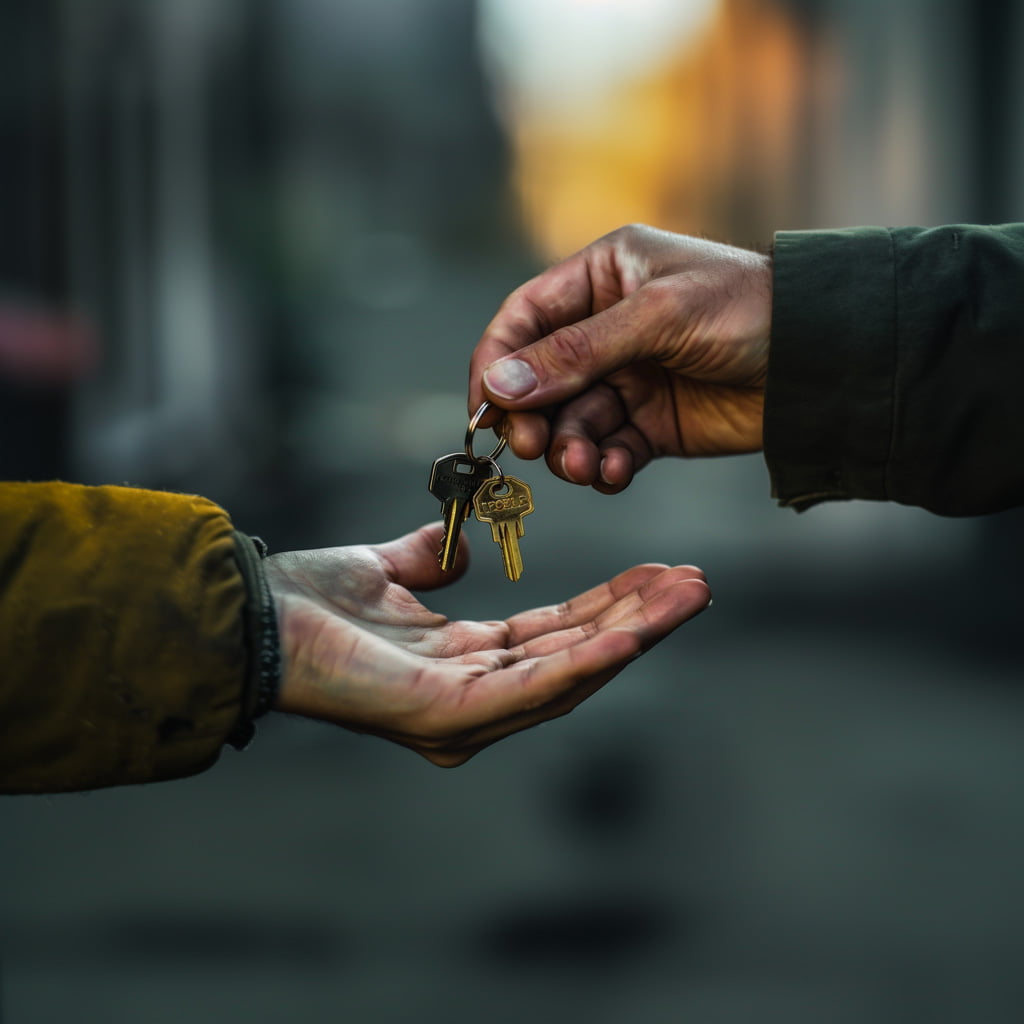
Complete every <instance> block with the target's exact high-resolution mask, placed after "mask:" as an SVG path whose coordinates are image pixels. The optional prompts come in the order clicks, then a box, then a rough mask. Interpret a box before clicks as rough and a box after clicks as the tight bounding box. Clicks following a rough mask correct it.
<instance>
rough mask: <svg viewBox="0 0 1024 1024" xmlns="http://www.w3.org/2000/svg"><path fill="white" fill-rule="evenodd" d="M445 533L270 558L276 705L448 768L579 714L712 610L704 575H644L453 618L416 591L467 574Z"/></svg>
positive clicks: (685, 570) (656, 569)
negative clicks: (445, 554)
mask: <svg viewBox="0 0 1024 1024" xmlns="http://www.w3.org/2000/svg"><path fill="white" fill-rule="evenodd" d="M440 540H441V525H440V524H438V523H435V524H431V525H429V526H425V527H421V528H420V529H419V530H417V531H416V532H414V533H410V534H408V535H406V536H405V537H401V538H399V539H397V540H393V541H391V542H389V543H386V544H378V545H368V546H358V547H343V548H325V549H322V550H319V551H298V552H288V553H285V554H279V555H274V556H272V557H270V558H268V559H266V561H265V562H264V567H265V570H266V573H267V578H268V581H269V583H270V588H271V592H272V593H273V595H274V599H275V604H276V607H277V612H278V628H279V631H280V635H281V649H282V658H283V669H282V684H281V690H280V693H279V695H278V700H277V704H276V709H277V710H279V711H285V712H290V713H293V714H299V715H303V716H306V717H310V718H317V719H322V720H324V721H328V722H334V723H335V724H337V725H341V726H344V727H346V728H348V729H352V730H354V731H356V732H367V733H373V734H375V735H377V736H381V737H384V738H385V739H389V740H392V741H394V742H395V743H399V744H402V745H403V746H406V747H409V748H411V749H412V750H415V751H416V752H417V753H419V754H422V755H423V756H424V757H425V758H427V759H428V760H429V761H432V762H433V763H434V764H437V765H441V766H443V767H453V766H455V765H459V764H462V763H463V762H464V761H467V760H468V759H469V758H470V757H472V756H473V755H474V754H476V753H477V752H478V751H480V750H481V749H483V748H484V747H486V746H488V745H489V744H491V743H494V742H495V741H496V740H499V739H501V738H502V737H504V736H507V735H510V734H511V733H514V732H518V731H519V730H521V729H526V728H529V727H530V726H532V725H537V724H539V723H540V722H544V721H547V720H548V719H551V718H555V717H557V716H559V715H564V714H567V713H568V712H569V711H571V710H572V709H573V708H574V707H576V705H577V704H579V703H580V702H581V701H583V700H585V699H586V698H587V697H588V696H590V695H591V694H592V693H594V692H595V691H597V690H598V689H600V687H602V686H603V685H604V684H605V683H607V682H608V681H609V680H610V679H611V678H612V677H613V676H615V675H616V674H617V673H618V672H619V671H621V669H622V668H624V667H625V666H626V665H627V664H628V663H629V662H630V661H632V660H633V659H634V658H636V657H637V656H638V655H640V654H641V653H643V652H644V651H646V650H648V649H649V648H651V647H653V646H654V644H656V643H657V642H658V641H659V640H661V639H663V638H664V637H665V636H667V635H668V634H669V633H670V632H671V631H672V630H673V629H675V628H676V627H677V626H679V625H681V624H682V623H683V622H685V621H686V620H687V619H689V618H692V617H693V616H694V615H696V614H698V613H699V612H701V611H703V609H704V608H705V607H706V606H707V605H708V603H709V601H710V591H709V590H708V586H707V583H706V582H705V579H704V574H703V573H702V572H701V571H700V570H699V569H695V568H693V567H692V566H676V567H673V568H669V567H668V566H663V565H638V566H634V567H633V568H632V569H628V570H627V571H626V572H623V573H620V574H619V575H618V576H616V577H615V578H614V579H612V580H610V581H609V582H607V583H602V584H601V585H600V586H597V587H594V588H593V589H592V590H589V591H587V592H586V593H584V594H580V595H578V596H577V597H574V598H572V599H571V600H570V601H567V602H565V603H564V604H561V605H553V606H551V607H547V608H535V609H532V610H530V611H524V612H520V613H519V614H517V615H513V616H512V617H511V618H509V619H506V620H504V621H493V622H471V621H461V622H451V621H449V620H448V619H446V618H445V617H444V616H443V615H440V614H438V613H436V612H432V611H430V610H429V609H427V608H426V607H425V606H424V605H422V604H421V603H420V602H419V601H418V600H417V599H416V598H415V597H414V596H413V595H412V593H410V591H411V590H414V589H415V590H431V589H435V588H437V587H440V586H444V585H446V584H448V583H451V582H454V581H455V580H456V579H458V578H459V577H460V576H461V575H462V574H463V573H464V572H465V570H466V566H467V563H468V553H467V545H466V542H465V540H463V543H462V545H461V550H460V552H459V558H458V560H457V562H456V565H455V568H454V569H453V571H451V572H449V573H442V572H441V570H440V568H439V566H438V564H437V550H438V547H439V545H440Z"/></svg>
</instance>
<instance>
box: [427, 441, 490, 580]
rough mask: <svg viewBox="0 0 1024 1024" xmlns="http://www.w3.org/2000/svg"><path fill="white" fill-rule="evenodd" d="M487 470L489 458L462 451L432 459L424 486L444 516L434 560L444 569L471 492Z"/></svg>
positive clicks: (456, 546) (455, 548)
mask: <svg viewBox="0 0 1024 1024" xmlns="http://www.w3.org/2000/svg"><path fill="white" fill-rule="evenodd" d="M491 474H492V467H491V464H490V463H489V462H486V461H485V460H483V459H467V458H466V456H465V454H464V453H463V452H453V453H452V454H451V455H442V456H441V458H439V459H436V460H435V461H434V465H433V467H432V468H431V470H430V484H429V485H428V486H429V488H430V493H431V494H432V495H433V496H434V497H435V498H437V499H438V501H440V502H441V515H443V516H444V536H443V537H442V538H441V550H440V551H438V553H437V561H438V563H439V564H440V566H441V568H442V569H443V570H444V571H445V572H448V571H449V570H450V569H451V567H452V566H453V565H454V564H455V556H456V555H457V554H458V552H459V535H460V534H461V533H462V524H463V523H464V522H465V521H466V518H467V517H468V516H469V511H470V509H471V508H472V507H473V495H474V494H476V492H477V491H478V490H479V489H480V485H481V484H482V483H483V482H484V481H485V480H486V479H487V478H488V477H490V476H491Z"/></svg>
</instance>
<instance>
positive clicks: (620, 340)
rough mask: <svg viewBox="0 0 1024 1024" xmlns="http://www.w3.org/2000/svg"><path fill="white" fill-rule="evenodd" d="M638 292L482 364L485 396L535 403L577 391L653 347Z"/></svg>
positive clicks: (509, 404) (509, 405) (499, 401)
mask: <svg viewBox="0 0 1024 1024" xmlns="http://www.w3.org/2000/svg"><path fill="white" fill-rule="evenodd" d="M639 297H640V293H639V292H635V293H633V294H632V295H630V296H627V297H626V298H625V299H623V300H622V301H620V302H618V303H616V304H615V305H614V306H612V307H610V308H609V309H607V310H604V311H602V312H600V313H597V314H595V315H594V316H591V317H588V318H586V319H585V320H580V321H578V322H576V323H572V324H566V325H565V326H564V327H560V328H559V329H558V330H557V331H554V332H553V333H551V334H549V335H547V336H546V337H543V338H541V339H540V340H539V341H535V342H533V343H532V344H530V345H526V346H524V347H523V348H521V349H519V350H518V351H517V352H516V353H515V354H513V355H510V356H505V357H504V358H502V359H498V360H497V361H496V362H493V363H491V364H490V365H489V366H487V367H486V368H485V369H484V372H483V385H484V390H485V392H486V395H487V397H488V398H489V399H490V400H491V401H492V402H494V403H495V404H496V405H499V406H501V407H502V408H504V409H510V410H514V409H535V408H538V407H540V406H545V405H553V404H555V403H558V402H563V401H565V400H567V399H569V398H572V397H573V396H574V395H577V394H579V393H581V392H583V391H586V390H587V388H588V387H589V386H590V385H591V384H593V383H594V382H595V381H598V380H601V379H602V378H603V377H606V376H608V374H610V373H614V372H615V371H616V370H621V369H622V368H623V367H625V366H628V365H629V364H630V363H632V362H635V361H637V360H639V359H645V358H648V357H649V356H650V355H651V354H652V352H653V350H654V347H655V342H654V337H655V334H656V332H655V331H654V330H652V326H653V322H654V321H653V318H652V316H651V310H650V309H649V308H645V306H646V304H645V303H644V302H643V300H642V299H640V301H637V300H638V299H639Z"/></svg>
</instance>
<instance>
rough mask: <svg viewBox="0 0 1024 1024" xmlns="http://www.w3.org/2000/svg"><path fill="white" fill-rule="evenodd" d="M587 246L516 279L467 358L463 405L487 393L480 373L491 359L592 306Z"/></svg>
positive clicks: (568, 321) (586, 313)
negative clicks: (516, 284) (466, 390)
mask: <svg viewBox="0 0 1024 1024" xmlns="http://www.w3.org/2000/svg"><path fill="white" fill-rule="evenodd" d="M592 303H593V289H592V287H591V274H590V269H589V263H588V250H587V249H584V250H583V251H582V252H578V253H576V254H575V255H574V256H570V257H569V258H568V259H566V260H563V261H562V262H561V263H559V264H557V265H556V266H554V267H551V268H549V269H548V270H545V271H544V273H542V274H538V275H537V276H536V277H534V278H532V279H531V280H529V281H527V282H526V283H525V284H523V285H520V287H518V288H517V289H516V290H515V291H514V292H512V293H511V294H510V295H509V296H508V298H506V299H505V301H504V302H503V303H502V304H501V308H500V309H499V310H498V312H497V313H496V314H495V316H494V319H493V320H491V322H490V323H489V324H488V325H487V327H486V329H485V330H484V333H483V335H482V337H481V338H480V341H479V342H478V343H477V346H476V348H475V349H474V351H473V355H472V357H471V358H470V362H469V410H470V412H472V411H473V410H475V409H477V408H479V406H480V403H481V402H482V401H483V400H484V399H485V398H486V397H488V396H487V395H485V394H484V390H483V387H482V384H481V377H482V375H483V371H484V369H485V368H486V367H487V366H489V365H490V364H491V363H493V362H494V361H495V360H498V359H501V358H502V357H504V356H508V355H512V354H513V353H515V352H518V351H519V350H520V349H522V348H525V347H526V346H527V345H530V344H532V343H533V342H535V341H537V340H538V339H540V338H543V337H544V336H545V335H548V334H550V333H551V332H552V331H554V330H557V329H558V328H559V327H564V326H565V325H567V324H571V323H574V322H575V321H577V320H582V319H583V318H584V317H587V316H589V315H590V314H591V312H592V311H593V305H592Z"/></svg>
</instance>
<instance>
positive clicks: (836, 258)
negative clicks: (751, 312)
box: [764, 224, 1024, 516]
mask: <svg viewBox="0 0 1024 1024" xmlns="http://www.w3.org/2000/svg"><path fill="white" fill-rule="evenodd" d="M774 277H775V283H774V299H773V303H774V307H773V314H772V338H771V354H770V359H769V368H768V382H767V388H766V394H765V425H764V430H765V433H764V450H765V458H766V460H767V463H768V468H769V471H770V474H771V479H772V490H773V494H774V496H775V497H777V498H778V499H779V501H780V503H781V504H783V505H790V506H794V507H796V508H806V507H808V506H809V505H813V504H815V503H816V502H819V501H824V500H829V499H842V498H870V499H877V500H890V501H897V502H900V503H903V504H907V505H918V506H921V507H923V508H926V509H930V510H932V511H933V512H938V513H941V514H944V515H957V516H959V515H976V514H979V513H985V512H995V511H999V510H1001V509H1005V508H1008V507H1011V506H1015V505H1020V504H1024V395H1022V394H1021V381H1022V379H1024V225H1021V224H1011V225H1002V226H995V227H979V226H968V225H952V226H948V227H941V228H931V229H924V228H900V229H887V228H855V229H849V230H838V231H808V232H780V233H779V234H778V235H777V236H776V240H775V263H774Z"/></svg>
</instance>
